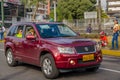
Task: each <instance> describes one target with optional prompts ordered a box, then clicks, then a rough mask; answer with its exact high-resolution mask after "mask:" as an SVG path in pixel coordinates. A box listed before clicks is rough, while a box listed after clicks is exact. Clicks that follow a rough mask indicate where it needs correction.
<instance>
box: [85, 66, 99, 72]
mask: <svg viewBox="0 0 120 80" xmlns="http://www.w3.org/2000/svg"><path fill="white" fill-rule="evenodd" d="M98 69H99V66H97V67H93V68H87V69H86V71H89V72H96V71H97V70H98Z"/></svg>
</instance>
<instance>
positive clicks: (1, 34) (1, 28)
mask: <svg viewBox="0 0 120 80" xmlns="http://www.w3.org/2000/svg"><path fill="white" fill-rule="evenodd" d="M4 32H5V27H4V26H2V24H1V23H0V40H3V39H4Z"/></svg>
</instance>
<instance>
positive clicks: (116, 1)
mask: <svg viewBox="0 0 120 80" xmlns="http://www.w3.org/2000/svg"><path fill="white" fill-rule="evenodd" d="M107 14H108V15H110V16H112V17H120V0H107Z"/></svg>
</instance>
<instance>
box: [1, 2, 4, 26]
mask: <svg viewBox="0 0 120 80" xmlns="http://www.w3.org/2000/svg"><path fill="white" fill-rule="evenodd" d="M1 16H2V26H4V2H3V0H1Z"/></svg>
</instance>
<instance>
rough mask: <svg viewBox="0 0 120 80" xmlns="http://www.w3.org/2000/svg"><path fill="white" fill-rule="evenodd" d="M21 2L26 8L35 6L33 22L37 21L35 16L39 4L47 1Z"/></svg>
mask: <svg viewBox="0 0 120 80" xmlns="http://www.w3.org/2000/svg"><path fill="white" fill-rule="evenodd" d="M21 2H22V3H23V4H24V5H25V6H26V7H30V6H35V9H34V13H33V17H32V20H35V16H36V13H37V11H38V7H39V3H40V2H41V3H44V2H45V0H21Z"/></svg>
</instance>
